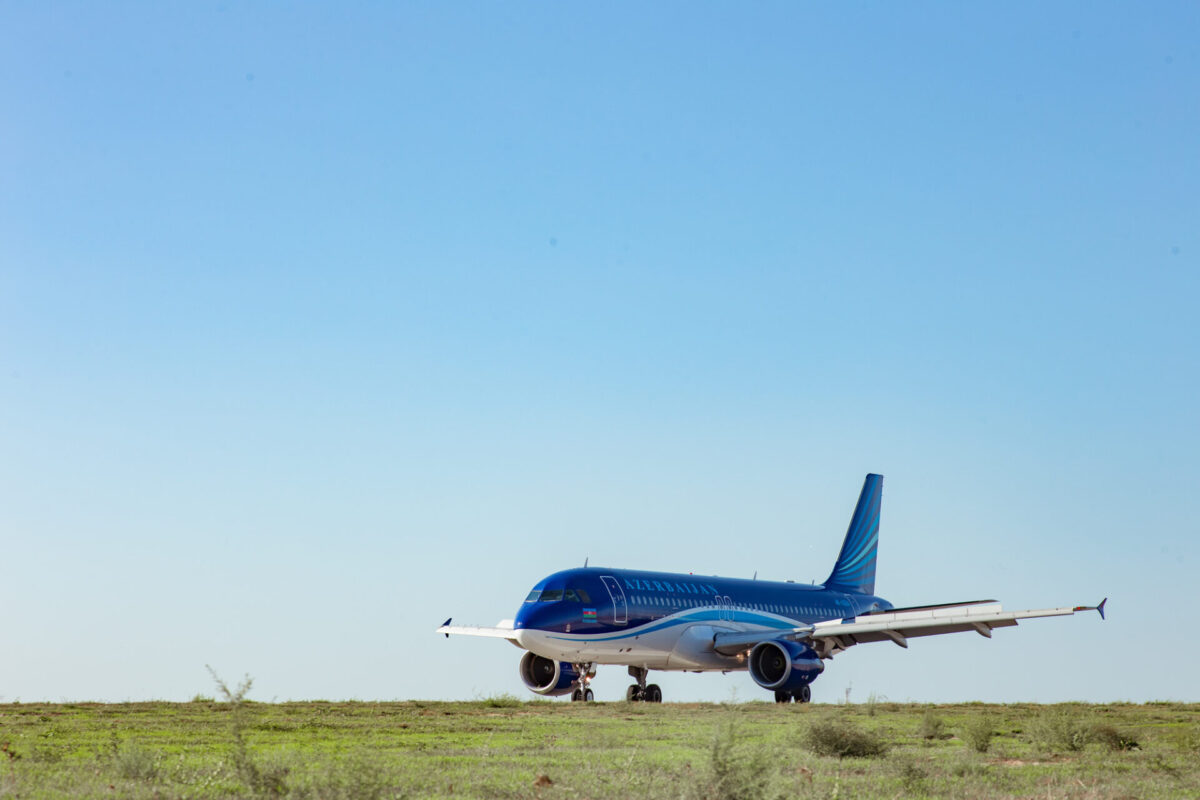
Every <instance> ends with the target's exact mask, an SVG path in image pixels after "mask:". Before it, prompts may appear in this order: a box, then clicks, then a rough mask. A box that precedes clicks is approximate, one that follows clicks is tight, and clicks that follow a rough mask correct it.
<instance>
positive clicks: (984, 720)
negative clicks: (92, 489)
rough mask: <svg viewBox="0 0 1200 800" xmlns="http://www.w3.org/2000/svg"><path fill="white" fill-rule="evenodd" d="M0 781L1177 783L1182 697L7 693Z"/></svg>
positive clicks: (112, 793) (289, 792) (927, 787)
mask: <svg viewBox="0 0 1200 800" xmlns="http://www.w3.org/2000/svg"><path fill="white" fill-rule="evenodd" d="M839 753H841V754H843V755H838V754H839ZM0 797H22V798H35V797H72V798H76V797H145V798H150V797H156V798H170V797H198V798H227V797H297V798H367V799H368V800H370V799H371V798H384V797H481V798H509V797H513V798H516V797H520V798H545V799H546V800H552V798H568V797H584V798H608V797H645V798H758V797H772V798H773V797H800V798H808V797H813V798H869V797H881V798H882V797H886V798H895V797H955V798H961V797H982V798H999V797H1028V798H1151V797H1153V798H1158V797H1181V798H1182V797H1188V798H1196V797H1200V706H1198V705H1184V704H1173V703H1158V704H1149V705H1125V704H1121V705H1077V704H1066V705H1055V706H1035V705H1008V706H989V705H980V704H969V705H943V706H927V705H908V704H894V703H866V704H859V705H834V706H830V705H807V706H802V705H782V706H776V705H775V704H773V703H740V704H728V705H726V704H715V705H714V704H674V703H668V704H662V705H654V704H641V703H638V704H629V703H593V704H581V703H565V702H523V701H520V700H518V699H516V698H512V697H495V698H491V699H487V700H481V701H477V702H470V703H434V702H395V703H370V702H351V703H328V702H305V703H279V704H265V703H250V702H242V703H228V702H226V703H218V702H212V701H208V700H197V701H194V702H191V703H129V704H114V705H109V704H91V703H71V704H44V703H28V704H26V703H19V704H8V705H0Z"/></svg>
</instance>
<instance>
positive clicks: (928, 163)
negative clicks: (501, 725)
mask: <svg viewBox="0 0 1200 800" xmlns="http://www.w3.org/2000/svg"><path fill="white" fill-rule="evenodd" d="M1198 18H1200V10H1198V9H1197V7H1196V6H1194V5H1192V4H1185V3H1178V4H1171V3H1160V4H1152V5H1150V6H1139V7H1137V8H1134V7H1132V6H1126V5H1120V4H1115V3H1102V4H1095V3H1087V4H1084V3H1076V4H1066V3H1063V4H1052V5H1050V6H1046V5H1043V4H1023V5H1022V4H1018V5H1016V6H1013V5H1011V4H1010V5H1005V6H1003V7H1000V6H995V7H982V6H951V5H943V4H921V5H906V6H898V5H894V4H861V5H858V6H854V7H852V8H847V7H840V6H831V5H817V4H807V5H806V4H795V3H756V4H752V5H750V6H745V5H741V6H733V5H721V4H697V3H686V4H685V3H664V4H655V5H654V6H653V8H646V7H644V5H643V4H602V5H596V6H591V7H583V6H578V5H570V4H569V5H563V4H549V3H525V4H444V3H405V4H382V3H380V4H374V3H368V4H339V5H338V6H336V7H334V6H327V7H322V6H317V5H311V4H310V5H296V6H286V7H285V6H279V5H274V4H240V3H225V4H221V5H212V4H191V5H180V4H168V5H163V4H108V5H104V6H100V5H87V4H56V3H25V4H17V3H13V4H7V5H6V6H5V7H4V8H3V10H0V104H2V107H3V108H4V109H5V112H4V113H3V114H2V115H0V366H2V369H0V453H3V454H4V455H3V458H0V573H2V574H3V580H0V607H3V608H4V609H5V621H4V623H3V629H4V636H3V647H4V656H3V657H2V658H0V697H3V698H4V699H5V700H11V699H13V698H18V697H19V698H21V699H26V700H33V699H39V698H45V699H51V700H58V699H72V700H77V699H98V700H123V699H142V698H166V699H186V698H188V697H191V696H192V695H193V694H195V693H197V692H208V693H211V691H212V686H211V682H210V680H209V679H208V676H207V673H206V672H205V670H204V665H205V664H212V665H213V666H214V667H215V668H216V669H217V670H218V671H220V672H222V673H223V674H225V675H226V676H227V677H236V676H238V675H240V674H242V673H250V674H251V675H253V676H254V677H255V678H256V689H255V695H254V696H256V697H258V699H263V700H269V699H272V698H278V699H289V698H295V699H302V698H362V699H374V698H410V697H426V698H470V697H475V696H480V695H489V694H493V693H498V692H513V693H516V694H521V695H525V692H524V689H523V687H522V685H521V683H520V680H519V678H518V676H517V670H516V664H517V660H518V656H519V653H518V652H517V651H516V650H514V649H513V648H511V647H509V646H508V645H507V644H504V643H502V642H495V641H484V640H468V639H452V640H449V641H446V640H443V639H442V638H441V637H437V636H434V635H433V633H432V629H433V628H434V627H436V625H437V624H439V623H440V622H441V621H442V620H443V619H445V618H446V617H448V616H452V615H453V616H454V618H455V619H456V620H459V621H462V622H476V623H481V624H491V623H494V622H495V621H496V620H498V619H500V618H502V617H510V616H512V613H513V611H514V610H515V607H516V605H517V604H518V603H519V601H520V600H521V598H523V597H524V595H525V594H526V592H527V591H528V589H529V587H530V586H531V585H532V584H533V583H534V582H535V581H537V580H538V579H539V578H540V577H542V576H543V575H545V574H547V573H549V572H552V571H555V570H557V569H561V568H564V567H568V566H573V565H576V564H582V562H583V560H584V558H585V557H589V558H590V559H591V563H592V564H609V565H613V566H627V567H636V568H644V569H668V570H678V571H694V572H696V573H698V574H722V575H733V576H749V575H750V574H753V573H754V572H755V571H756V570H757V572H758V574H759V575H760V577H763V578H776V579H783V578H794V579H797V580H810V579H817V580H821V579H822V578H823V577H824V575H825V574H826V573H827V572H828V569H829V566H830V564H831V563H832V561H833V558H834V557H835V555H836V553H837V548H838V546H839V545H840V542H841V537H842V535H843V533H844V531H845V526H846V523H847V521H848V519H849V515H850V512H851V510H852V508H853V504H854V500H855V498H856V496H857V492H858V489H859V488H860V486H861V482H862V477H863V475H864V474H865V473H867V472H881V473H883V474H884V475H885V476H886V481H885V486H884V500H883V525H882V538H881V551H880V553H881V555H880V559H881V560H880V566H879V583H878V590H879V591H880V593H881V594H883V595H884V596H886V597H888V598H889V599H891V600H893V601H894V602H896V603H897V604H905V605H907V604H914V603H922V602H938V601H946V600H960V599H968V598H975V597H980V596H983V597H996V598H999V599H1000V600H1002V601H1003V602H1005V604H1006V605H1008V606H1010V607H1040V606H1045V605H1052V606H1054V605H1062V604H1074V603H1083V602H1095V601H1097V600H1099V599H1100V598H1101V597H1102V596H1105V595H1108V596H1110V597H1111V598H1112V599H1111V601H1110V604H1111V611H1110V618H1109V621H1108V622H1107V623H1104V624H1101V623H1100V622H1099V620H1097V619H1095V618H1094V617H1092V616H1091V615H1089V616H1087V617H1083V618H1075V619H1065V620H1062V619H1060V620H1043V621H1034V622H1031V623H1029V624H1027V625H1022V626H1021V627H1020V628H1018V629H1016V630H1005V631H1001V632H999V633H997V635H996V637H995V638H994V639H993V640H992V641H990V642H989V641H985V640H983V639H981V638H980V637H975V636H971V637H967V636H958V637H942V638H941V639H939V640H937V641H932V640H928V641H922V642H917V643H914V644H913V646H912V647H911V648H910V649H909V650H908V651H902V650H900V649H899V648H895V647H886V646H883V645H872V646H865V647H860V648H855V649H853V650H851V651H850V652H848V653H846V654H845V655H843V656H839V657H838V658H837V659H836V660H835V661H834V662H833V663H831V664H830V667H829V669H828V670H827V671H826V673H825V675H824V676H823V677H822V678H821V680H820V681H818V683H817V684H816V685H815V686H814V699H816V700H825V701H832V700H836V699H839V698H841V697H843V696H844V693H845V691H846V690H847V689H848V688H849V689H850V691H851V698H852V699H864V698H865V697H866V696H867V695H868V694H869V693H874V694H876V695H878V696H885V697H888V698H891V699H893V700H905V699H913V700H921V701H938V700H971V699H979V700H989V701H993V700H994V701H1017V700H1037V701H1056V700H1065V699H1081V700H1092V701H1107V700H1119V699H1127V700H1148V699H1158V698H1164V699H1182V700H1198V699H1200V695H1198V694H1197V690H1196V688H1195V682H1194V678H1193V673H1194V666H1195V664H1196V663H1197V662H1198V661H1200V645H1197V644H1196V643H1195V639H1194V637H1191V636H1188V635H1186V623H1184V622H1183V620H1185V619H1186V617H1187V614H1188V613H1189V609H1191V608H1193V607H1194V606H1195V604H1196V602H1197V600H1198V599H1200V598H1198V594H1200V592H1198V591H1197V587H1196V582H1195V574H1196V569H1197V564H1198V563H1200V552H1198V548H1197V543H1196V542H1197V533H1198V527H1200V524H1198V522H1197V515H1196V511H1195V508H1196V505H1195V499H1196V497H1197V494H1198V491H1197V490H1198V489H1200V470H1198V468H1197V465H1196V459H1195V452H1196V450H1197V445H1198V444H1200V425H1198V424H1197V415H1196V409H1197V407H1198V400H1200V397H1198V388H1200V380H1198V378H1197V375H1198V372H1200V370H1198V367H1200V364H1198V355H1200V326H1198V324H1197V314H1196V306H1197V297H1200V277H1198V273H1197V266H1198V265H1197V254H1198V253H1200V241H1198V236H1197V233H1198V231H1200V224H1198V222H1200V215H1198V213H1197V212H1198V211H1200V203H1198V196H1197V179H1198V178H1200V148H1197V145H1196V143H1197V142H1198V141H1200V111H1198V109H1200V103H1198V102H1197V100H1198V97H1197V87H1200V61H1198V58H1200V52H1198V50H1197V44H1196V42H1197V41H1198V40H1197V37H1196V31H1197V23H1198V21H1200V19H1198ZM623 673H624V671H623V670H622V669H620V668H612V667H610V668H607V669H601V671H600V675H599V678H598V680H597V683H596V689H597V694H598V696H599V697H600V698H601V699H606V698H607V699H615V698H617V697H622V696H623V694H624V687H625V685H626V684H627V682H628V680H627V678H626V676H625V675H624V674H623ZM660 683H661V684H662V685H663V687H664V692H665V694H666V696H667V699H669V700H670V699H677V700H692V699H709V700H726V699H729V698H730V697H731V696H737V697H739V698H741V699H751V698H758V697H760V696H765V694H764V693H762V692H761V691H760V690H759V689H757V687H755V686H754V684H753V683H752V682H751V681H750V679H749V677H748V676H746V675H745V674H741V675H729V676H724V677H722V676H692V675H686V676H680V675H668V676H665V677H663V678H662V679H661V680H660Z"/></svg>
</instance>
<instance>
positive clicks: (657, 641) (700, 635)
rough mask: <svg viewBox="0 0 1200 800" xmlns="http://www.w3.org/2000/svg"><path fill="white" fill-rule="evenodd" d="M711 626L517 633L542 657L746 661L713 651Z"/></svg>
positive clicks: (713, 664)
mask: <svg viewBox="0 0 1200 800" xmlns="http://www.w3.org/2000/svg"><path fill="white" fill-rule="evenodd" d="M714 632H715V630H714V628H713V627H712V626H711V625H689V626H687V627H671V628H665V629H660V630H657V631H651V632H649V633H645V634H634V635H632V636H623V637H621V638H611V639H599V638H592V637H588V636H587V635H586V634H584V635H570V634H558V633H550V632H547V631H533V630H523V631H518V632H517V640H518V642H519V643H520V645H521V646H522V647H524V648H525V649H527V650H530V651H532V652H534V653H536V654H538V655H539V656H543V657H545V658H550V659H554V660H555V661H566V662H569V663H581V662H595V663H598V664H623V665H628V666H643V667H649V668H650V669H662V670H666V669H672V670H731V669H741V668H744V667H745V664H744V663H743V662H742V661H741V660H739V659H738V658H736V657H730V656H722V655H720V654H719V653H715V652H713V649H712V642H713V634H714Z"/></svg>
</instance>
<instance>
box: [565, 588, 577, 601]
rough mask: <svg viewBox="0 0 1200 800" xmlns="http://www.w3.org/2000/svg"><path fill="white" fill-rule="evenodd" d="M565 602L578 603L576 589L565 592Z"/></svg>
mask: <svg viewBox="0 0 1200 800" xmlns="http://www.w3.org/2000/svg"><path fill="white" fill-rule="evenodd" d="M563 600H566V601H567V602H568V603H578V602H579V595H578V594H576V593H575V590H574V589H567V590H566V591H565V592H563Z"/></svg>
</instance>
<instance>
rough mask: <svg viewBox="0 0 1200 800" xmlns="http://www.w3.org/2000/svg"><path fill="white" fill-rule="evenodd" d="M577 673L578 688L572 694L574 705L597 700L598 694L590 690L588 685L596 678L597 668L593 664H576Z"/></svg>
mask: <svg viewBox="0 0 1200 800" xmlns="http://www.w3.org/2000/svg"><path fill="white" fill-rule="evenodd" d="M574 667H575V671H576V672H578V673H579V681H578V684H579V685H578V686H576V687H575V691H573V692H571V702H572V703H590V702H592V701H593V700H595V699H596V694H595V692H593V691H592V690H591V689H589V688H588V684H589V683H591V682H592V678H594V677H596V667H595V666H593V665H592V664H575V665H574Z"/></svg>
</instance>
